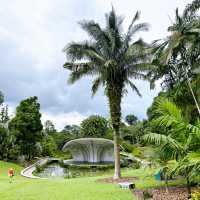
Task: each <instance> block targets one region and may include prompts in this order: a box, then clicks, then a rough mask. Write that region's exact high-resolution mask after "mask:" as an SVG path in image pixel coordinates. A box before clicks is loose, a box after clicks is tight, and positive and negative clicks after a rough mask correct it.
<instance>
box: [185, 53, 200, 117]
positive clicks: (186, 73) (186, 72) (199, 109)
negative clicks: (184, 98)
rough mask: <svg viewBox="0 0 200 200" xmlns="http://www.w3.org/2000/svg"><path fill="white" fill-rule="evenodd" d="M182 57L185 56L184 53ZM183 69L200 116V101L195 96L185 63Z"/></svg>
mask: <svg viewBox="0 0 200 200" xmlns="http://www.w3.org/2000/svg"><path fill="white" fill-rule="evenodd" d="M182 57H183V58H185V56H184V54H182ZM185 60H187V59H185ZM185 64H186V66H187V65H188V63H187V62H185ZM182 69H183V71H184V72H185V76H186V80H187V84H188V87H189V89H190V92H191V94H192V98H193V100H194V103H195V105H196V108H197V110H198V113H199V116H200V107H199V104H198V102H197V99H196V97H195V94H194V91H193V89H192V86H191V83H190V79H189V76H188V70H187V68H186V67H184V66H183V65H182Z"/></svg>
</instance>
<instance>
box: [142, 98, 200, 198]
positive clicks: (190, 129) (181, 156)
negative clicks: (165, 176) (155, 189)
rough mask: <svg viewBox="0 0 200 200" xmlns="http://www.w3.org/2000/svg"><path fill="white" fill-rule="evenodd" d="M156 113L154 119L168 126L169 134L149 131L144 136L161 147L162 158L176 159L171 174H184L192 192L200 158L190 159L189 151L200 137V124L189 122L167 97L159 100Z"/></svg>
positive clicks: (160, 124)
mask: <svg viewBox="0 0 200 200" xmlns="http://www.w3.org/2000/svg"><path fill="white" fill-rule="evenodd" d="M155 113H156V114H157V118H156V119H155V120H154V123H156V124H157V125H158V126H160V127H162V126H163V127H166V128H168V134H167V135H163V134H156V133H149V134H147V135H145V136H144V140H145V141H146V142H148V143H150V144H154V145H156V146H158V147H160V154H161V155H162V159H163V160H166V161H169V160H176V161H177V165H176V166H175V167H174V168H172V169H171V172H170V174H171V175H182V176H184V177H185V178H186V179H187V187H188V192H189V194H190V193H191V189H190V183H191V180H192V179H193V178H195V177H196V176H197V174H198V172H199V170H198V169H199V168H200V160H195V161H194V160H192V159H189V157H188V156H189V155H190V154H189V153H190V152H191V150H193V151H194V150H196V149H192V148H191V147H192V146H193V141H194V138H195V139H198V138H200V124H199V122H198V123H197V124H196V125H192V124H190V123H188V121H187V120H186V119H184V117H183V115H182V113H181V110H180V109H179V108H178V107H177V106H176V105H175V104H173V103H172V102H170V101H169V100H167V99H159V100H158V101H157V105H156V109H155Z"/></svg>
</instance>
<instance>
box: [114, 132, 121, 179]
mask: <svg viewBox="0 0 200 200" xmlns="http://www.w3.org/2000/svg"><path fill="white" fill-rule="evenodd" d="M113 139H114V155H115V172H114V176H113V179H119V178H120V177H121V170H120V148H119V142H118V135H117V134H116V133H115V132H114V136H113Z"/></svg>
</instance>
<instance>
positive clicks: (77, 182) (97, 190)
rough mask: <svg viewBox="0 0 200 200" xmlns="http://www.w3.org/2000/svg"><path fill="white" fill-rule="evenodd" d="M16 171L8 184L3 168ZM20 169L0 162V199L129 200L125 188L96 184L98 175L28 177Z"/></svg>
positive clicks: (129, 196)
mask: <svg viewBox="0 0 200 200" xmlns="http://www.w3.org/2000/svg"><path fill="white" fill-rule="evenodd" d="M10 167H13V168H14V169H15V171H16V173H17V175H16V177H15V178H14V182H13V183H9V180H8V177H7V169H8V168H10ZM20 170H21V168H20V167H19V166H17V165H14V164H11V163H5V162H1V161H0V199H2V200H71V199H73V200H124V199H126V200H133V195H132V194H131V192H129V191H128V190H121V189H120V188H119V187H118V186H117V185H113V184H104V183H98V182H96V180H97V179H98V178H99V177H89V178H74V179H50V180H32V179H27V178H23V177H20V175H19V172H20Z"/></svg>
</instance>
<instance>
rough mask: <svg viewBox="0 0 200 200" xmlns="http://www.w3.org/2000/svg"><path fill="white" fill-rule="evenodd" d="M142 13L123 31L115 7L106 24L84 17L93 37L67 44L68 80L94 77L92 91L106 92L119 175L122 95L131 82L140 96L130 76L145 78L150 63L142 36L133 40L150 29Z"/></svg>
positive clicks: (84, 23) (65, 50) (88, 31)
mask: <svg viewBox="0 0 200 200" xmlns="http://www.w3.org/2000/svg"><path fill="white" fill-rule="evenodd" d="M139 17H140V14H139V12H136V14H135V16H134V17H133V19H132V22H131V24H130V26H129V28H128V31H127V33H126V34H125V33H123V32H122V22H123V18H121V17H119V16H117V15H116V13H115V11H114V9H113V8H112V10H111V12H110V13H108V14H107V15H106V27H105V28H102V27H101V26H100V25H99V24H98V23H96V22H94V21H82V22H81V23H80V25H81V27H82V29H83V30H84V31H86V32H87V34H88V35H89V37H90V40H89V41H84V42H82V43H76V42H72V43H70V44H68V45H67V46H66V47H65V48H64V52H65V53H66V55H67V58H68V59H69V62H67V63H65V64H64V67H65V68H66V69H68V70H70V71H71V74H70V77H69V83H71V84H72V83H74V82H76V81H77V80H79V79H80V78H82V77H84V76H88V75H89V76H92V77H94V81H93V84H92V94H93V95H94V94H95V93H96V92H97V90H98V88H99V87H100V86H101V85H102V86H103V87H104V90H105V95H106V96H107V99H108V103H109V109H110V116H111V123H112V127H113V132H114V133H113V135H114V136H113V137H114V155H115V173H114V179H117V178H120V176H121V174H120V155H119V143H118V135H119V128H120V120H121V99H122V97H123V95H124V93H125V92H126V89H125V86H127V85H129V86H130V87H131V88H132V89H133V90H134V91H135V92H136V93H137V94H138V95H139V96H141V94H140V92H139V90H138V88H137V87H136V85H135V84H134V83H133V82H132V81H131V79H146V78H147V77H146V72H147V71H148V69H149V68H150V66H149V65H148V64H147V63H146V62H147V61H148V60H149V56H150V55H149V54H150V53H149V51H148V50H147V48H146V47H147V45H146V43H144V42H143V40H142V39H137V40H136V41H134V42H133V41H132V38H133V36H135V35H137V33H138V32H139V31H147V30H148V24H147V23H138V24H135V22H136V21H137V20H138V19H139Z"/></svg>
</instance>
